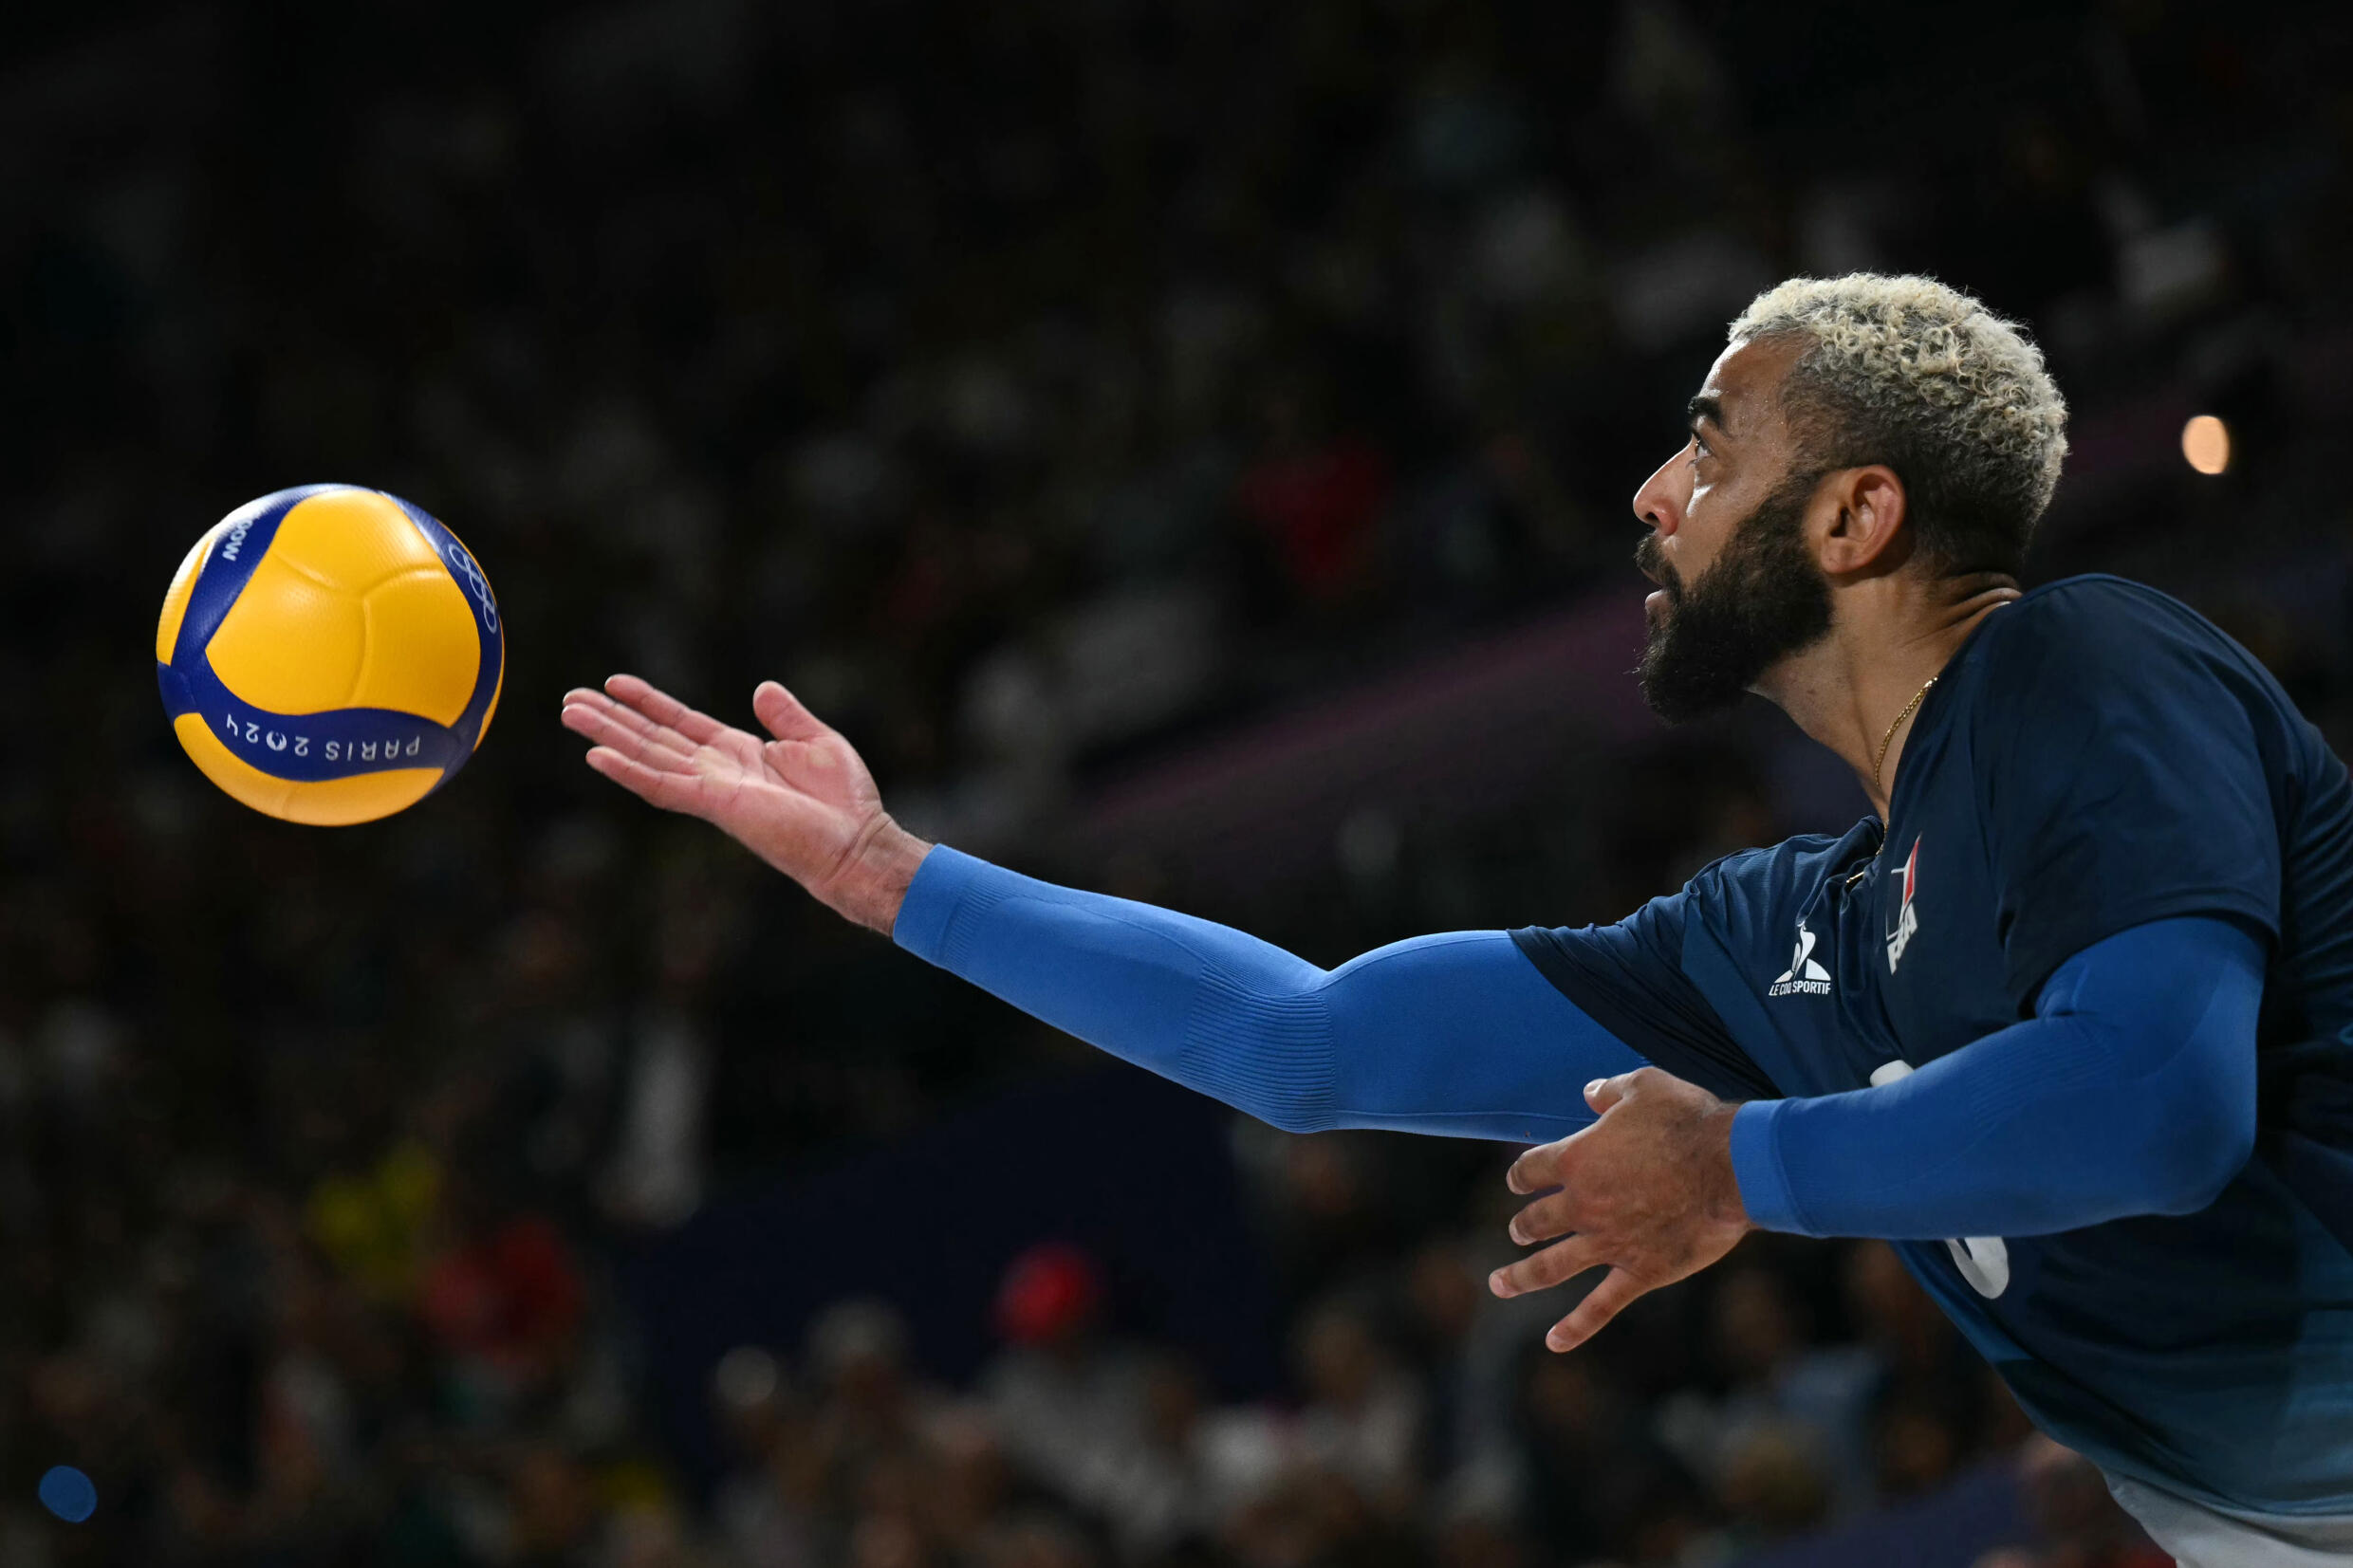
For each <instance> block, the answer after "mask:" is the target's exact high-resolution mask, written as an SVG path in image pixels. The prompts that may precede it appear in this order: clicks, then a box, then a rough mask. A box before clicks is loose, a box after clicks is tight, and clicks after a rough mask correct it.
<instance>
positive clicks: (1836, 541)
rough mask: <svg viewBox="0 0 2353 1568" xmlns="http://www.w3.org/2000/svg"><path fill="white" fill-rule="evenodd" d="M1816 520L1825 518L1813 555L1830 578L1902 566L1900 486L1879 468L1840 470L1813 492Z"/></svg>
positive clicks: (1893, 475) (1893, 474) (1889, 471)
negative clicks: (1899, 542)
mask: <svg viewBox="0 0 2353 1568" xmlns="http://www.w3.org/2000/svg"><path fill="white" fill-rule="evenodd" d="M1814 504H1815V506H1816V507H1819V508H1821V510H1820V513H1818V515H1825V516H1826V519H1827V521H1826V525H1825V527H1824V530H1823V533H1822V535H1821V538H1820V541H1819V543H1818V544H1817V549H1818V550H1819V551H1820V555H1821V561H1822V569H1823V570H1824V571H1825V572H1826V573H1828V574H1829V575H1830V576H1832V577H1843V576H1846V575H1848V574H1851V573H1855V572H1862V571H1867V570H1869V569H1870V568H1871V567H1873V566H1878V567H1880V568H1881V569H1882V570H1884V569H1885V568H1887V567H1890V566H1893V565H1895V564H1896V563H1899V561H1901V560H1902V558H1903V554H1904V552H1903V551H1902V550H1901V549H1900V548H1899V546H1898V541H1899V539H1900V538H1901V537H1902V535H1903V523H1904V518H1905V515H1906V511H1905V500H1904V493H1903V481H1902V480H1901V479H1899V478H1898V477H1897V476H1896V470H1893V469H1891V468H1889V467H1887V466H1886V465H1885V464H1883V463H1870V464H1866V465H1864V466H1863V467H1862V468H1859V469H1840V470H1836V471H1835V472H1833V473H1830V474H1828V475H1826V476H1825V478H1824V480H1823V487H1822V489H1820V490H1818V491H1817V492H1815V497H1814Z"/></svg>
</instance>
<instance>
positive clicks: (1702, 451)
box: [1691, 431, 1715, 463]
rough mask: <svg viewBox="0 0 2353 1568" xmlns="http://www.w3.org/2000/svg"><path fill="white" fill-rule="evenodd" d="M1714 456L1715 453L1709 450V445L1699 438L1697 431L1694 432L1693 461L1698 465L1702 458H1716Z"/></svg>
mask: <svg viewBox="0 0 2353 1568" xmlns="http://www.w3.org/2000/svg"><path fill="white" fill-rule="evenodd" d="M1714 455H1715V453H1714V452H1710V451H1709V450H1708V443H1707V442H1705V441H1702V440H1701V439H1700V438H1699V433H1698V432H1697V431H1693V432H1692V437H1691V460H1692V461H1693V462H1695V463H1696V462H1698V461H1699V460H1700V459H1701V458H1702V457H1714Z"/></svg>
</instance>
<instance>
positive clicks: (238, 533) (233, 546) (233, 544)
mask: <svg viewBox="0 0 2353 1568" xmlns="http://www.w3.org/2000/svg"><path fill="white" fill-rule="evenodd" d="M252 526H253V525H252V523H251V521H250V520H248V521H246V522H243V523H240V524H238V525H237V526H235V527H233V528H232V529H230V530H229V537H228V538H227V539H225V540H223V541H222V542H221V559H222V560H223V561H234V560H236V559H237V552H238V551H239V550H241V549H243V548H245V535H246V531H247V530H248V529H250V527H252Z"/></svg>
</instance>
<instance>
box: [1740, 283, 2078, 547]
mask: <svg viewBox="0 0 2353 1568" xmlns="http://www.w3.org/2000/svg"><path fill="white" fill-rule="evenodd" d="M1730 336H1731V339H1732V341H1735V342H1737V341H1743V340H1746V341H1775V340H1785V339H1796V340H1799V341H1803V342H1804V343H1805V345H1806V346H1805V348H1804V350H1803V351H1802V352H1801V353H1800V354H1799V356H1798V358H1797V360H1795V362H1794V363H1793V364H1792V365H1791V366H1790V368H1789V372H1788V377H1787V378H1785V379H1784V380H1783V382H1782V387H1781V405H1782V410H1783V414H1784V415H1785V416H1786V417H1787V418H1788V421H1789V427H1790V430H1791V432H1792V434H1794V435H1795V436H1796V438H1797V443H1798V448H1799V457H1798V459H1797V461H1798V462H1799V463H1802V464H1808V465H1810V466H1812V467H1814V468H1817V469H1820V470H1825V471H1826V470H1833V469H1842V468H1859V467H1861V466H1862V465H1863V464H1866V463H1884V464H1885V465H1887V467H1889V468H1891V469H1893V470H1895V471H1896V474H1897V476H1898V477H1899V478H1900V479H1901V480H1902V481H1903V484H1904V492H1905V497H1906V501H1907V503H1908V512H1909V516H1910V518H1911V521H1912V526H1913V527H1914V529H1915V530H1916V532H1915V538H1916V540H1917V541H1918V548H1919V552H1920V555H1921V556H1922V557H1923V558H1924V559H1925V561H1926V562H1927V563H1929V564H1930V565H1931V566H1932V567H1934V568H1936V569H1939V570H1943V571H1947V572H1953V573H1962V572H1979V571H1994V572H2006V573H2011V574H2015V573H2016V572H2017V571H2018V569H2019V566H2020V564H2021V563H2022V561H2023V559H2024V557H2025V555H2026V548H2027V543H2028V541H2029V539H2030V538H2031V537H2032V535H2033V532H2034V525H2035V523H2036V521H2037V520H2038V519H2039V518H2041V516H2042V515H2043V510H2044V508H2045V507H2047V506H2049V505H2050V496H2051V491H2052V489H2054V488H2055V487H2056V486H2057V485H2058V483H2059V465H2060V462H2061V460H2062V459H2064V458H2065V457H2066V452H2067V434H2066V433H2067V405H2066V399H2065V398H2063V397H2060V396H2059V388H2058V386H2057V384H2056V383H2055V382H2053V381H2052V380H2051V378H2050V373H2049V372H2048V371H2047V370H2046V369H2044V368H2043V355H2042V351H2041V350H2040V349H2038V348H2036V347H2035V346H2034V344H2033V342H2032V341H2030V340H2029V338H2028V337H2027V335H2026V333H2025V332H2024V331H2023V330H2022V329H2021V328H2020V327H2019V326H2018V324H2017V323H2015V322H2007V321H2004V320H2003V319H2002V318H2001V317H1999V316H1996V315H1995V314H1994V313H1993V312H1992V311H1991V310H1988V309H1987V308H1986V306H1985V304H1984V302H1982V301H1980V300H1978V299H1975V298H1973V296H1971V295H1968V294H1964V293H1962V292H1961V291H1960V290H1959V289H1957V288H1952V287H1948V286H1945V285H1944V284H1941V283H1938V282H1937V281H1936V279H1934V278H1924V277H1916V276H1903V277H1889V276H1886V275H1884V274H1881V273H1877V272H1850V273H1848V274H1847V275H1846V276H1845V277H1843V278H1791V279H1790V280H1789V281H1788V282H1787V283H1784V284H1781V285H1779V286H1776V287H1773V288H1769V289H1767V290H1766V291H1765V292H1764V293H1762V294H1759V295H1758V296H1757V297H1756V298H1755V300H1753V301H1752V302H1751V304H1750V305H1749V308H1748V309H1746V310H1744V311H1742V312H1741V314H1740V318H1739V320H1737V321H1735V322H1733V323H1732V331H1731V334H1730Z"/></svg>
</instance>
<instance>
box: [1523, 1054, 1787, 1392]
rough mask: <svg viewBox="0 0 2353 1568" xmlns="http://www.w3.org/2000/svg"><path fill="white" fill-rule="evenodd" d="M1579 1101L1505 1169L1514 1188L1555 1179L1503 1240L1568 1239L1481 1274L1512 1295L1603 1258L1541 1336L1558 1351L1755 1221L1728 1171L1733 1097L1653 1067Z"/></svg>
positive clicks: (1533, 1188) (1725, 1248)
mask: <svg viewBox="0 0 2353 1568" xmlns="http://www.w3.org/2000/svg"><path fill="white" fill-rule="evenodd" d="M1585 1103H1586V1104H1588V1105H1590V1106H1592V1107H1593V1109H1594V1110H1596V1111H1598V1112H1600V1113H1601V1117H1602V1119H1601V1120H1599V1121H1597V1122H1595V1123H1594V1124H1593V1125H1592V1126H1590V1127H1588V1128H1586V1129H1584V1131H1583V1132H1581V1133H1576V1134H1571V1135H1570V1136H1568V1137H1566V1138H1562V1139H1561V1140H1560V1141H1558V1142H1556V1143H1547V1144H1544V1145H1542V1146H1540V1147H1538V1148H1535V1149H1530V1150H1529V1151H1528V1153H1525V1154H1522V1155H1521V1156H1520V1157H1519V1158H1518V1159H1517V1160H1515V1161H1514V1162H1512V1166H1511V1171H1510V1175H1509V1177H1508V1178H1507V1180H1508V1181H1509V1183H1510V1188H1511V1190H1512V1191H1514V1192H1519V1193H1529V1192H1543V1191H1545V1190H1547V1188H1558V1189H1559V1190H1558V1191H1555V1192H1552V1193H1550V1194H1549V1195H1547V1196H1545V1197H1541V1198H1538V1199H1537V1200H1536V1201H1535V1202H1534V1203H1531V1204H1529V1206H1528V1207H1527V1208H1523V1209H1521V1210H1520V1211H1519V1213H1518V1214H1517V1215H1515V1216H1514V1217H1513V1218H1512V1221H1511V1239H1512V1240H1513V1241H1515V1242H1518V1243H1519V1244H1520V1245H1523V1246H1528V1245H1534V1244H1535V1243H1538V1242H1548V1241H1553V1238H1555V1237H1561V1236H1565V1237H1566V1238H1567V1240H1566V1241H1559V1242H1554V1244H1553V1245H1550V1246H1547V1247H1546V1248H1545V1249H1544V1250H1543V1251H1541V1252H1534V1253H1530V1254H1529V1256H1527V1257H1525V1258H1522V1259H1521V1260H1520V1261H1519V1262H1518V1263H1516V1264H1510V1265H1509V1266H1507V1267H1504V1268H1499V1269H1497V1270H1496V1271H1495V1272H1494V1274H1493V1275H1492V1276H1491V1277H1490V1278H1489V1280H1488V1282H1487V1283H1488V1288H1489V1289H1491V1290H1492V1291H1493V1292H1494V1293H1495V1294H1496V1295H1498V1296H1519V1295H1523V1294H1525V1293H1527V1292H1528V1291H1531V1290H1542V1289H1545V1288H1547V1286H1551V1285H1557V1284H1559V1283H1561V1282H1563V1281H1565V1280H1568V1279H1571V1278H1574V1277H1575V1276H1577V1275H1579V1274H1583V1273H1584V1271H1585V1270H1587V1269H1589V1268H1607V1269H1608V1270H1609V1273H1608V1274H1607V1275H1606V1276H1604V1277H1603V1280H1602V1282H1600V1283H1599V1284H1597V1285H1595V1286H1594V1287H1593V1289H1592V1291H1591V1292H1590V1293H1589V1294H1587V1295H1586V1297H1585V1299H1584V1301H1581V1302H1579V1303H1578V1305H1577V1308H1576V1310H1575V1311H1573V1312H1571V1313H1570V1314H1569V1315H1568V1316H1567V1317H1566V1318H1564V1319H1561V1320H1560V1321H1559V1322H1557V1323H1555V1324H1553V1325H1552V1331H1551V1332H1550V1333H1549V1334H1547V1335H1546V1336H1545V1344H1546V1345H1547V1347H1549V1348H1550V1349H1553V1350H1556V1351H1565V1350H1574V1349H1575V1348H1576V1347H1577V1346H1579V1345H1582V1344H1584V1342H1585V1341H1586V1340H1587V1339H1590V1338H1592V1337H1593V1336H1594V1335H1595V1334H1596V1333H1597V1332H1599V1331H1600V1329H1601V1327H1602V1325H1603V1324H1604V1323H1606V1322H1608V1321H1609V1320H1610V1319H1612V1318H1615V1317H1617V1316H1618V1314H1619V1313H1620V1312H1621V1311H1623V1310H1624V1309H1625V1306H1626V1304H1627V1303H1628V1302H1630V1301H1633V1300H1634V1299H1635V1298H1636V1297H1638V1296H1640V1295H1643V1294H1644V1293H1645V1292H1648V1291H1653V1290H1657V1289H1658V1287H1659V1286H1660V1285H1665V1284H1673V1283H1674V1282H1676V1281H1677V1280H1680V1279H1683V1278H1685V1277H1686V1276H1688V1275H1692V1274H1696V1273H1698V1272H1699V1270H1701V1269H1703V1268H1705V1267H1707V1266H1708V1265H1709V1264H1712V1263H1714V1262H1715V1261H1716V1260H1717V1259H1718V1258H1721V1257H1722V1256H1724V1254H1725V1253H1727V1252H1730V1251H1731V1250H1732V1246H1733V1245H1734V1244H1735V1243H1737V1242H1738V1241H1739V1240H1740V1238H1741V1237H1743V1236H1745V1235H1747V1234H1748V1233H1749V1231H1750V1230H1751V1228H1753V1227H1751V1225H1750V1224H1749V1214H1748V1210H1747V1209H1746V1208H1743V1207H1742V1206H1741V1202H1740V1184H1739V1182H1738V1181H1737V1180H1735V1179H1734V1178H1733V1175H1732V1113H1733V1112H1734V1111H1736V1110H1738V1109H1739V1107H1737V1106H1735V1105H1732V1104H1728V1103H1726V1102H1725V1101H1723V1100H1720V1099H1718V1098H1715V1097H1714V1095H1712V1094H1710V1093H1708V1092H1707V1091H1706V1090H1705V1089H1702V1088H1700V1087H1699V1086H1698V1085H1697V1084H1695V1083H1686V1082H1685V1081H1684V1080H1683V1079H1679V1078H1676V1077H1674V1076H1673V1075H1672V1074H1669V1073H1665V1072H1661V1071H1660V1070H1659V1069H1658V1068H1656V1067H1641V1068H1637V1069H1636V1070H1635V1071H1633V1072H1631V1073H1622V1074H1621V1075H1619V1076H1618V1077H1616V1078H1609V1079H1600V1080H1598V1081H1596V1082H1593V1083H1589V1084H1587V1085H1585Z"/></svg>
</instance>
